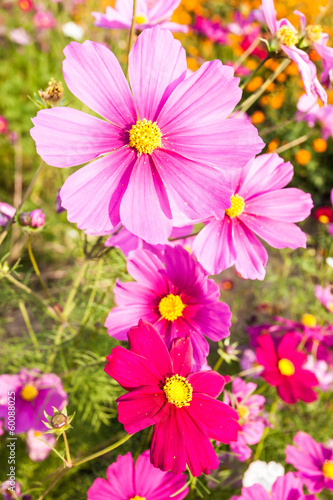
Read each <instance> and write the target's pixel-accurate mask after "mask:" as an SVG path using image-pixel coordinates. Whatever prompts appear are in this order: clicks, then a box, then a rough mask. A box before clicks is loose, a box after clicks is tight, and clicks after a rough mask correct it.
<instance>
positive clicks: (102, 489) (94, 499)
mask: <svg viewBox="0 0 333 500" xmlns="http://www.w3.org/2000/svg"><path fill="white" fill-rule="evenodd" d="M87 495H88V496H87V500H123V499H124V495H123V494H122V493H117V492H116V491H115V488H114V487H113V485H111V484H110V483H109V482H108V481H106V480H105V479H101V478H100V477H98V478H97V479H95V481H94V482H93V484H92V485H91V486H90V488H89V490H88V491H87Z"/></svg>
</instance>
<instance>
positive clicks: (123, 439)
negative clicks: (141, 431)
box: [73, 434, 134, 467]
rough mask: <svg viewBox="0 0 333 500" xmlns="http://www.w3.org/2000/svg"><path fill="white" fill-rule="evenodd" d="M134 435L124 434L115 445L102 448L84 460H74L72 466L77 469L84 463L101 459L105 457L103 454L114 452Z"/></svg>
mask: <svg viewBox="0 0 333 500" xmlns="http://www.w3.org/2000/svg"><path fill="white" fill-rule="evenodd" d="M133 435H134V434H126V435H125V436H124V437H122V438H121V439H119V441H117V442H116V443H113V444H112V445H111V446H108V447H107V448H104V449H103V450H101V451H98V452H97V453H93V454H92V455H89V456H88V457H86V458H82V459H81V460H74V462H73V466H74V467H77V466H78V465H82V464H85V463H86V462H90V460H94V459H95V458H98V457H101V456H102V455H105V453H108V452H109V451H112V450H115V449H116V448H118V446H121V445H122V444H124V443H126V441H128V440H129V439H130V438H131V437H132V436H133Z"/></svg>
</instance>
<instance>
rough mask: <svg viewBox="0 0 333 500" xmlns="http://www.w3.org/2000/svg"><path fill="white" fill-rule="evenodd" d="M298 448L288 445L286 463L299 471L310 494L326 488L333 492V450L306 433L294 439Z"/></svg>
mask: <svg viewBox="0 0 333 500" xmlns="http://www.w3.org/2000/svg"><path fill="white" fill-rule="evenodd" d="M293 441H294V444H295V445H296V446H291V445H289V444H288V445H287V448H286V462H287V463H288V464H291V465H293V466H294V467H295V469H297V470H298V471H299V472H298V476H299V477H300V478H301V479H302V481H303V482H304V484H305V486H306V487H307V488H308V490H309V491H310V493H319V492H320V491H321V490H323V489H324V488H326V489H328V490H331V491H333V450H332V449H331V448H325V446H324V445H322V444H321V443H317V442H316V441H315V440H314V439H313V438H312V437H311V436H309V434H307V433H306V432H298V433H297V434H296V436H295V437H294V439H293Z"/></svg>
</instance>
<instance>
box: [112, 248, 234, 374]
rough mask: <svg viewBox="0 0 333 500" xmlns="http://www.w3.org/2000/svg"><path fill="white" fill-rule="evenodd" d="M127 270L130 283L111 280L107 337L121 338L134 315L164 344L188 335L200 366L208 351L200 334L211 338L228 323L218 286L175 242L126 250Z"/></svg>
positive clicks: (224, 330)
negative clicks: (157, 249) (158, 250)
mask: <svg viewBox="0 0 333 500" xmlns="http://www.w3.org/2000/svg"><path fill="white" fill-rule="evenodd" d="M127 269H128V272H129V274H130V275H131V276H132V277H133V278H134V279H135V280H136V282H128V283H122V282H120V281H117V284H116V287H115V290H114V292H115V302H116V304H117V306H118V307H116V308H114V309H112V310H111V311H110V313H109V315H108V317H107V319H106V322H105V326H106V327H107V329H108V333H109V335H111V336H112V337H115V338H117V339H120V340H127V332H128V330H129V328H130V327H131V326H133V325H135V324H137V322H138V320H139V319H143V320H144V321H149V323H152V324H153V325H154V326H155V327H156V328H157V330H158V331H159V333H160V334H161V335H162V337H163V339H164V341H165V343H166V345H167V346H168V347H169V346H170V343H171V341H172V340H173V339H174V338H176V337H185V335H187V333H191V341H192V347H193V355H194V363H195V365H198V368H200V367H201V366H202V365H204V363H205V361H206V357H207V355H208V352H209V345H208V342H207V341H206V339H205V337H204V336H206V337H208V338H210V339H211V340H214V341H215V342H217V341H218V340H221V339H222V338H225V337H228V335H229V327H230V325H231V321H230V319H231V313H230V310H229V307H228V306H227V305H226V304H224V303H223V302H219V296H220V291H219V287H218V285H217V284H216V283H215V282H214V281H213V280H211V279H208V277H207V275H206V273H205V272H204V270H203V269H202V267H201V266H200V264H199V263H198V262H196V261H195V259H194V258H193V256H191V255H189V253H188V252H187V251H186V250H184V249H183V248H182V247H180V246H176V247H173V248H172V247H169V246H166V247H165V251H164V253H163V254H161V253H160V254H159V255H156V253H155V254H153V253H152V252H151V251H149V250H136V251H135V252H130V254H129V257H128V260H127Z"/></svg>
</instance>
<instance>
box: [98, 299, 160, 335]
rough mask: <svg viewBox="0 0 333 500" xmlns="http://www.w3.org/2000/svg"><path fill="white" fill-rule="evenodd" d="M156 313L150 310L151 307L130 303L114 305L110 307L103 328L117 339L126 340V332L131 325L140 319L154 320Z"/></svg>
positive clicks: (152, 321)
mask: <svg viewBox="0 0 333 500" xmlns="http://www.w3.org/2000/svg"><path fill="white" fill-rule="evenodd" d="M155 318H156V315H155V314H154V313H152V312H151V307H149V305H147V306H146V307H144V306H142V305H141V304H140V305H135V306H134V305H132V306H130V307H128V306H125V307H115V308H113V309H111V311H110V312H109V314H108V316H107V318H106V320H105V324H104V326H105V328H107V330H108V334H109V335H110V336H111V337H114V338H115V339H118V340H127V333H128V331H129V329H130V328H131V327H132V326H135V325H136V324H137V323H138V321H139V320H140V319H144V320H145V321H149V322H151V323H154V322H155Z"/></svg>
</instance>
